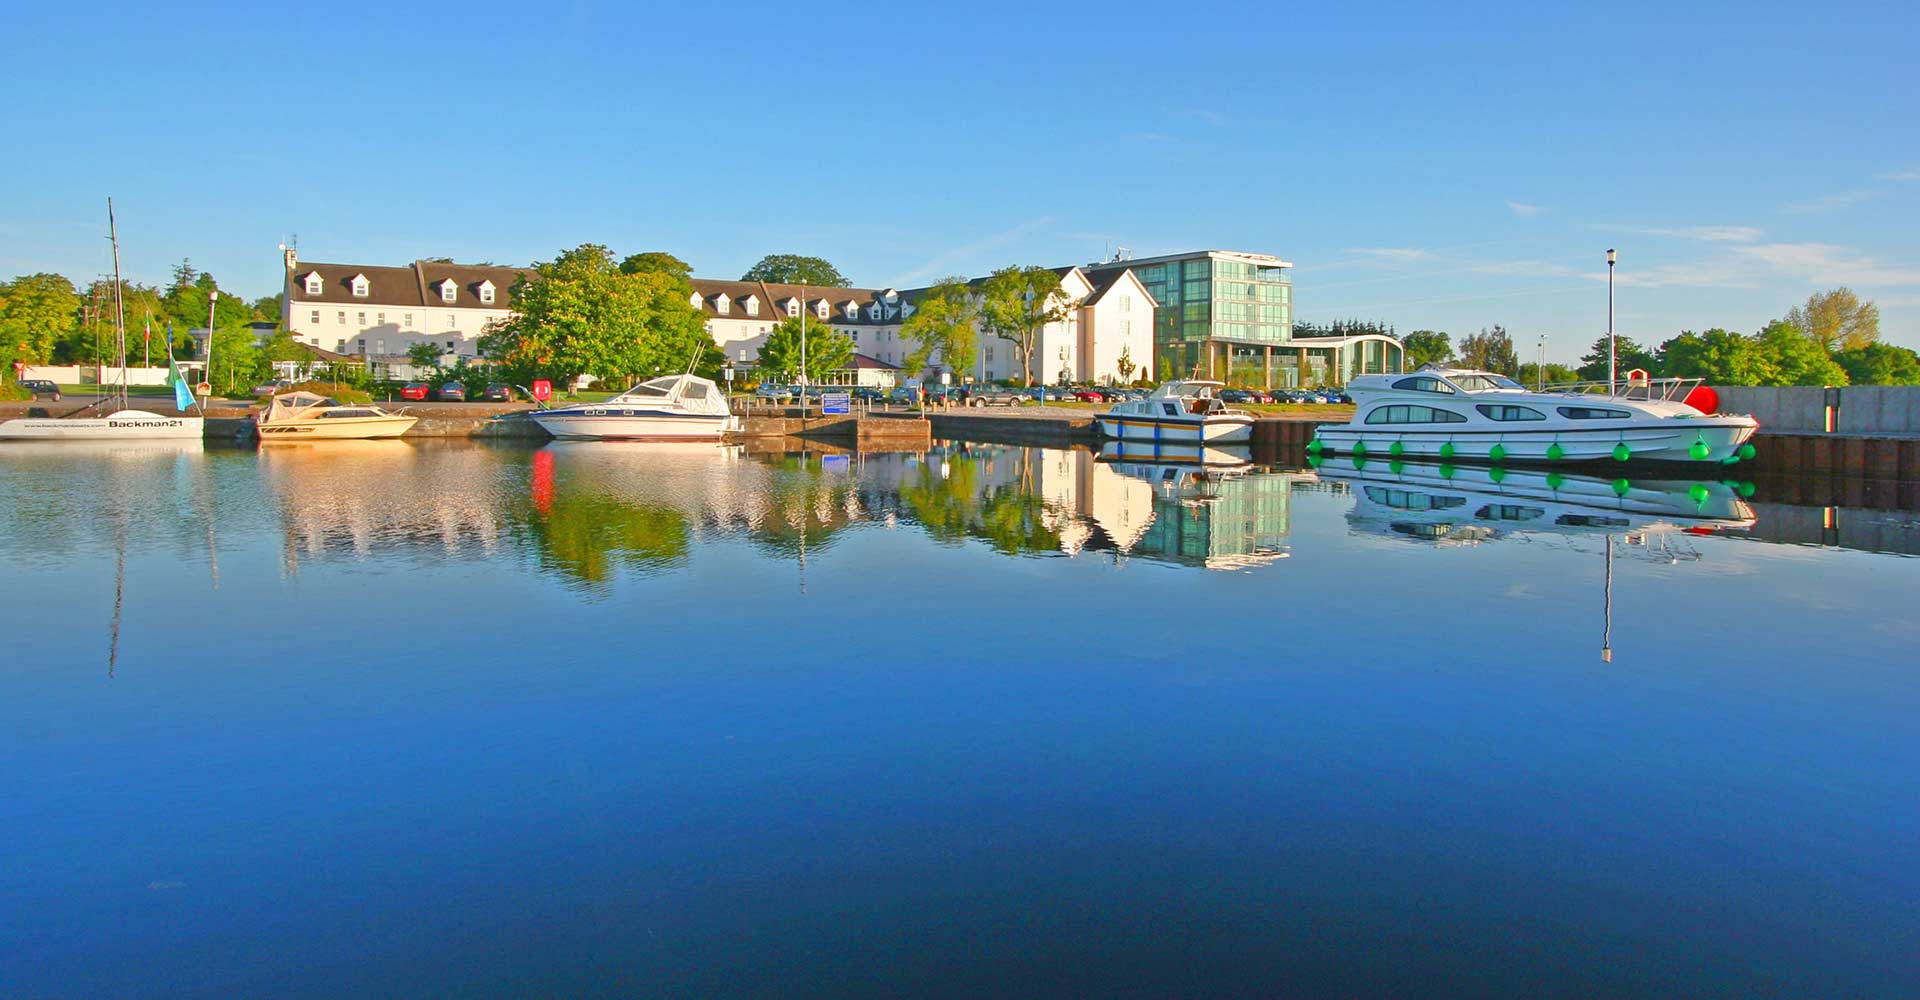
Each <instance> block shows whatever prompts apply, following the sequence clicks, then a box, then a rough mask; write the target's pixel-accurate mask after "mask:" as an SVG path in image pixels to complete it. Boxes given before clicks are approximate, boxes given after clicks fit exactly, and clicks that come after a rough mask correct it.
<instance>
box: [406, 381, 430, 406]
mask: <svg viewBox="0 0 1920 1000" xmlns="http://www.w3.org/2000/svg"><path fill="white" fill-rule="evenodd" d="M428 392H429V390H428V388H427V384H426V383H425V382H408V383H407V384H406V385H403V386H401V387H400V398H401V399H411V400H415V401H416V402H417V401H424V400H425V399H426V398H427V394H428Z"/></svg>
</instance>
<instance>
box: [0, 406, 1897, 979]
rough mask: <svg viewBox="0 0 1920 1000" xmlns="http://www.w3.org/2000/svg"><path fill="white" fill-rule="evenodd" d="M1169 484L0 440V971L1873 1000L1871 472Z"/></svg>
mask: <svg viewBox="0 0 1920 1000" xmlns="http://www.w3.org/2000/svg"><path fill="white" fill-rule="evenodd" d="M1189 471H1190V470H1188V471H1182V470H1178V469H1175V470H1171V471H1168V470H1159V469H1151V468H1141V467H1136V466H1128V465H1116V464H1113V463H1103V462H1098V461H1096V460H1095V458H1094V456H1093V455H1091V454H1090V453H1087V452H1084V451H1079V452H1075V451H1045V452H1042V451H1038V450H1034V451H1027V450H1022V449H1012V448H993V447H974V448H966V449H959V448H955V449H952V450H950V451H939V452H936V453H933V454H930V455H927V456H897V455H896V456H865V457H857V456H855V457H840V456H836V457H826V458H824V459H823V458H822V457H821V456H817V455H816V456H811V457H808V458H804V459H802V458H798V457H793V456H779V457H771V458H768V457H748V456H742V455H738V454H735V453H731V452H724V451H721V450H718V449H696V448H689V447H684V446H682V447H675V448H664V449H662V448H655V449H649V448H646V447H636V446H592V445H580V446H567V447H554V446H549V447H548V448H545V449H540V450H501V449H487V448H478V447H459V448H453V447H447V448H423V447H419V446H415V445H412V444H407V443H388V444H379V443H367V444H364V445H354V444H348V445H345V446H342V447H338V448H314V447H309V448H298V447H296V448H290V449H287V450H284V451H263V452H260V453H254V452H214V451H210V452H205V453H201V452H189V453H177V452H171V451H158V452H155V451H143V450H138V449H104V450H100V451H97V452H94V451H89V452H85V453H79V454H76V453H75V451H74V449H72V448H68V449H65V450H59V449H55V450H47V451H42V450H33V449H30V448H26V449H23V448H8V449H6V450H5V451H4V452H0V560H3V561H4V565H5V567H6V568H5V570H4V571H3V572H0V614H3V615H4V620H3V623H4V627H5V628H4V631H5V634H6V637H7V647H6V655H5V656H4V659H0V663H3V664H4V665H3V666H0V996H4V997H42V996H45V997H131V996H157V997H235V996H282V997H339V996H449V997H450V996H529V997H531V996H553V997H558V996H565V997H592V996H641V995H661V996H716V995H818V996H925V995H963V994H972V995H1021V996H1040V995H1067V994H1079V995H1138V996H1154V997H1164V996H1202V995H1212V996H1251V995H1339V996H1396V997H1398V996H1416V995H1469V994H1474V995H1489V994H1504V995H1516V996H1556V995H1557V996H1655V995H1661V996H1666V995H1689V996H1706V995H1714V996H1750V995H1777V996H1899V995H1913V993H1914V992H1915V991H1916V989H1920V906H1916V905H1915V900H1916V899H1920V847H1916V845H1920V724H1916V719H1920V676H1917V673H1920V655H1916V645H1917V644H1920V560H1916V559H1912V558H1907V557H1904V556H1901V555H1898V554H1893V553H1897V552H1901V551H1907V552H1911V551H1914V550H1915V547H1914V544H1913V543H1914V540H1915V538H1916V537H1920V515H1915V514H1912V513H1900V512H1889V513H1882V514H1860V515H1855V514H1854V513H1852V512H1849V513H1847V515H1846V516H1847V518H1848V519H1849V522H1850V523H1851V522H1855V521H1858V520H1859V518H1861V517H1865V518H1867V520H1868V522H1869V523H1870V524H1872V525H1873V530H1872V532H1871V535H1872V537H1873V538H1875V539H1876V540H1877V541H1876V542H1875V544H1873V545H1871V546H1867V547H1873V548H1880V549H1884V550H1889V551H1881V552H1867V551H1855V550H1849V549H1844V548H1838V547H1821V546H1819V545H1791V544H1776V543H1774V542H1770V541H1765V540H1763V539H1767V538H1800V539H1810V540H1812V541H1816V542H1817V541H1820V540H1826V541H1829V542H1831V541H1836V540H1842V539H1841V538H1840V535H1839V534H1838V532H1837V531H1835V530H1832V529H1829V528H1828V527H1827V526H1826V521H1827V519H1828V517H1829V515H1828V513H1827V512H1825V511H1822V510H1818V509H1813V510H1809V509H1806V508H1801V507H1795V506H1791V505H1781V504H1777V503H1773V502H1771V499H1772V498H1770V497H1769V496H1768V495H1767V494H1766V492H1765V491H1764V489H1762V490H1761V491H1759V492H1758V493H1757V494H1756V495H1754V496H1753V497H1751V498H1745V497H1742V496H1741V495H1740V493H1741V492H1742V491H1741V489H1740V488H1739V486H1738V485H1737V484H1735V485H1733V486H1726V485H1722V484H1717V483H1716V484H1711V485H1710V487H1709V484H1691V483H1679V484H1666V485H1659V484H1656V485H1655V486H1653V487H1646V486H1642V485H1640V484H1633V485H1632V487H1631V488H1632V490H1633V491H1638V492H1632V493H1626V495H1622V493H1616V492H1614V491H1613V490H1612V484H1610V483H1601V484H1598V485H1597V486H1596V485H1595V484H1590V483H1583V482H1573V483H1569V482H1566V481H1564V480H1563V481H1562V482H1561V483H1559V484H1556V485H1553V486H1551V487H1548V486H1546V485H1545V484H1543V483H1540V484H1531V485H1529V484H1528V483H1527V482H1525V481H1509V482H1506V483H1490V482H1488V481H1487V480H1486V473H1485V471H1484V470H1471V471H1468V472H1457V471H1453V470H1450V471H1449V474H1448V476H1447V477H1444V478H1436V477H1439V476H1440V473H1439V472H1438V470H1428V471H1426V472H1425V473H1424V474H1425V475H1426V478H1425V479H1422V478H1420V475H1419V474H1421V473H1422V472H1423V470H1419V469H1412V470H1402V471H1400V472H1397V473H1396V472H1394V471H1392V470H1384V471H1383V470H1382V469H1380V468H1379V467H1374V468H1373V469H1372V470H1371V473H1372V478H1369V477H1368V476H1367V475H1364V474H1361V475H1356V474H1353V472H1352V470H1350V469H1348V470H1344V471H1343V470H1339V469H1334V468H1325V469H1321V470H1320V471H1319V473H1314V472H1310V471H1305V472H1256V473H1254V474H1251V475H1248V476H1245V477H1242V478H1239V479H1233V480H1229V481H1226V482H1208V481H1206V480H1205V479H1204V478H1198V477H1194V476H1192V475H1190V474H1189ZM1367 471H1368V470H1361V472H1362V473H1366V472H1367ZM1335 473H1339V475H1338V476H1336V475H1335ZM1476 476H1477V477H1479V478H1477V479H1476V478H1474V477H1476ZM1694 485H1700V486H1702V487H1703V489H1702V490H1700V491H1693V490H1692V487H1693V486H1694ZM1583 490H1584V491H1585V492H1582V491H1583ZM1501 491H1507V492H1501ZM1623 492H1624V491H1623ZM1609 497H1611V498H1612V499H1611V501H1610V500H1609V499H1608V498H1609ZM1456 500H1457V502H1456ZM1628 501H1632V503H1633V504H1637V505H1638V508H1637V509H1636V510H1627V509H1626V507H1627V505H1628ZM1610 503H1611V504H1612V506H1609V504H1610ZM1663 504H1664V506H1662V505H1663ZM1663 511H1664V513H1663ZM1875 519H1877V520H1875ZM1809 525H1810V526H1811V527H1808V526H1809ZM1796 526H1798V527H1796ZM1609 574H1610V576H1611V586H1610V594H1609ZM1609 611H1610V615H1611V618H1610V631H1609V630H1608V629H1609V618H1608V615H1609ZM1603 644H1606V645H1607V646H1609V648H1610V649H1611V662H1607V661H1604V660H1603V658H1602V646H1603Z"/></svg>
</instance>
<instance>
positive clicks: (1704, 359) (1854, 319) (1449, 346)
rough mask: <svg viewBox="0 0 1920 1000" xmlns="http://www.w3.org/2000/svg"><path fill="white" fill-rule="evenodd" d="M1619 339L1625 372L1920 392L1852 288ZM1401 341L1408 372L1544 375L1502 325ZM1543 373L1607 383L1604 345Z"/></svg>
mask: <svg viewBox="0 0 1920 1000" xmlns="http://www.w3.org/2000/svg"><path fill="white" fill-rule="evenodd" d="M1299 329H1300V328H1299V327H1298V326H1296V327H1295V331H1296V333H1297V332H1298V330H1299ZM1614 342H1615V345H1614V355H1615V359H1616V370H1617V371H1618V372H1619V373H1621V374H1622V375H1624V374H1625V373H1626V372H1629V371H1632V370H1634V369H1642V370H1645V371H1647V372H1649V373H1651V374H1652V375H1655V376H1658V377H1669V378H1700V379H1706V380H1707V381H1708V382H1711V383H1714V384H1716V385H1776V386H1777V385H1920V353H1916V352H1915V351H1914V350H1913V349H1911V348H1907V347H1900V346H1897V345H1893V344H1885V343H1881V342H1880V310H1879V307H1877V306H1875V305H1874V304H1873V303H1872V302H1869V301H1866V300H1863V299H1861V298H1860V297H1859V296H1858V295H1856V294H1855V293H1854V292H1853V291H1852V290H1851V289H1847V288H1835V289H1832V290H1830V291H1825V292H1816V293H1814V294H1813V295H1811V296H1809V297H1808V298H1807V301H1806V303H1805V304H1803V305H1799V306H1795V307H1794V308H1792V309H1790V310H1788V312H1787V314H1786V315H1785V316H1782V317H1780V318H1779V319H1776V320H1773V321H1771V322H1769V323H1767V324H1766V325H1765V326H1763V327H1761V328H1760V329H1759V330H1756V331H1754V332H1753V333H1751V334H1740V333H1736V332H1733V331H1730V330H1725V329H1722V328H1719V327H1715V328H1713V329H1709V330H1705V331H1702V332H1695V331H1692V330H1683V331H1681V332H1680V333H1679V334H1678V335H1677V336H1674V337H1670V338H1668V339H1667V340H1665V341H1663V342H1661V343H1660V344H1658V345H1654V346H1647V345H1643V344H1641V343H1639V342H1637V341H1635V340H1634V339H1633V338H1631V337H1625V336H1618V335H1616V336H1615V338H1614ZM1401 343H1402V345H1403V346H1404V347H1405V348H1406V365H1407V367H1408V368H1409V369H1413V368H1417V367H1419V366H1420V365H1423V364H1427V363H1429V362H1447V363H1454V364H1459V365H1461V366H1462V367H1466V368H1478V369H1482V370H1485V371H1493V372H1500V373H1501V374H1504V375H1512V376H1514V377H1515V378H1518V379H1519V380H1520V381H1522V382H1527V383H1532V382H1534V381H1535V380H1536V379H1539V378H1540V376H1541V374H1542V373H1541V371H1540V366H1539V365H1538V364H1537V363H1535V362H1523V361H1521V360H1520V356H1519V351H1518V350H1517V349H1516V348H1515V346H1514V343H1513V337H1512V336H1511V335H1510V334H1509V333H1508V332H1507V331H1506V329H1505V328H1503V327H1501V326H1499V325H1498V324H1496V325H1494V326H1493V327H1491V328H1486V329H1482V330H1481V331H1480V332H1479V333H1475V334H1469V335H1467V336H1465V337H1463V338H1461V340H1460V343H1459V344H1458V345H1457V346H1456V345H1455V344H1454V343H1453V342H1452V338H1451V337H1450V336H1449V335H1448V334H1446V333H1444V332H1442V331H1437V330H1415V331H1413V332H1412V333H1409V334H1407V335H1406V337H1405V338H1403V339H1402V341H1401ZM1545 368H1546V370H1545V373H1544V374H1545V381H1547V382H1569V381H1575V380H1581V381H1604V380H1605V379H1606V378H1607V338H1606V337H1604V336H1603V337H1600V338H1599V339H1597V340H1595V341H1594V343H1593V346H1592V347H1591V348H1590V349H1589V350H1588V351H1587V353H1586V354H1585V355H1584V356H1583V357H1581V359H1580V364H1579V365H1578V366H1577V367H1569V366H1565V365H1558V364H1548V365H1546V366H1545Z"/></svg>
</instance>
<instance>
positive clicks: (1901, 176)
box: [1879, 170, 1920, 181]
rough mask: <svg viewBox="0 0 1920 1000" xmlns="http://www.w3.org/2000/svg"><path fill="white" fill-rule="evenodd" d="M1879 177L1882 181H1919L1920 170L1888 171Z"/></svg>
mask: <svg viewBox="0 0 1920 1000" xmlns="http://www.w3.org/2000/svg"><path fill="white" fill-rule="evenodd" d="M1879 177H1880V179H1881V180H1883V181H1920V170H1889V171H1887V172H1886V173H1884V174H1880V175H1879Z"/></svg>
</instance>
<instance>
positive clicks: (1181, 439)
mask: <svg viewBox="0 0 1920 1000" xmlns="http://www.w3.org/2000/svg"><path fill="white" fill-rule="evenodd" d="M1221 387H1222V384H1221V383H1219V382H1207V381H1202V380H1197V379H1194V380H1185V381H1174V382H1168V383H1166V384H1164V385H1162V386H1160V387H1159V388H1157V389H1155V390H1153V392H1152V393H1150V394H1148V396H1147V398H1145V399H1136V400H1128V401H1127V402H1123V403H1115V404H1113V406H1111V407H1109V408H1108V410H1107V412H1105V413H1102V414H1099V415H1098V416H1096V417H1094V418H1093V422H1094V425H1095V426H1096V427H1098V428H1099V430H1100V434H1101V436H1102V437H1109V438H1116V439H1118V440H1121V441H1156V442H1167V443H1176V444H1232V443H1235V442H1240V441H1247V440H1249V439H1251V438H1252V437H1253V420H1254V418H1253V414H1251V413H1248V412H1246V411H1244V410H1230V409H1228V408H1227V404H1225V403H1223V402H1221V401H1220V399H1219V397H1218V396H1217V395H1216V393H1217V392H1218V390H1219V389H1220V388H1221Z"/></svg>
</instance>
